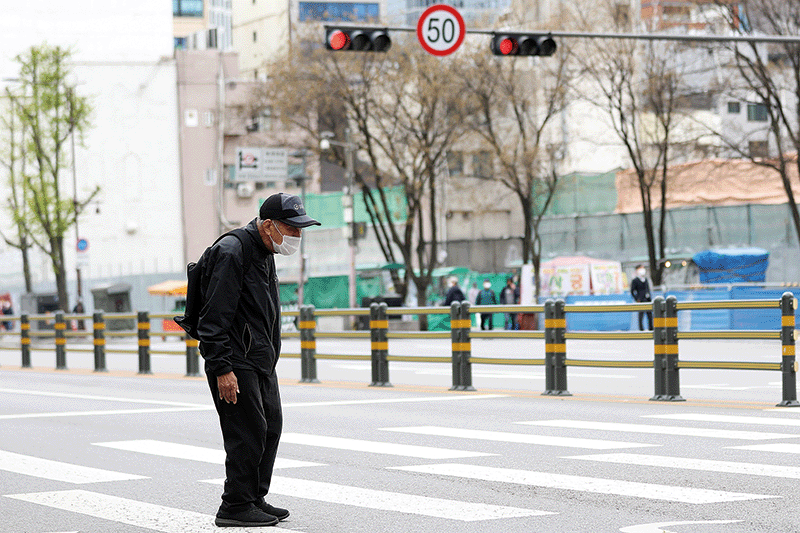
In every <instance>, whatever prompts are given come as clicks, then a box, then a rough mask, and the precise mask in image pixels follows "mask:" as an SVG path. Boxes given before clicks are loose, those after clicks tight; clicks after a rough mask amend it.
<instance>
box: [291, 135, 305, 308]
mask: <svg viewBox="0 0 800 533" xmlns="http://www.w3.org/2000/svg"><path fill="white" fill-rule="evenodd" d="M292 157H300V158H302V159H303V171H302V173H301V174H294V175H293V176H292V178H291V179H293V180H294V181H295V183H297V184H298V185H299V186H300V199H301V200H302V201H303V205H304V206H305V205H306V181H308V180H309V177H308V175H307V174H306V159H307V157H308V151H307V150H306V149H305V148H304V149H303V150H301V151H299V152H294V153H293V154H292ZM305 243H306V240H305V239H301V240H300V276H299V277H300V280H299V282H298V284H297V306H298V308H300V307H302V306H303V296H304V286H305V283H306V259H307V257H306V244H305Z"/></svg>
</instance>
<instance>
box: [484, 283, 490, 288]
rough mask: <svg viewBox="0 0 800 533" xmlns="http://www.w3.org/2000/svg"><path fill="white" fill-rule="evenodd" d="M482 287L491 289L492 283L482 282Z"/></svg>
mask: <svg viewBox="0 0 800 533" xmlns="http://www.w3.org/2000/svg"><path fill="white" fill-rule="evenodd" d="M483 288H484V289H491V288H492V284H491V283H484V284H483Z"/></svg>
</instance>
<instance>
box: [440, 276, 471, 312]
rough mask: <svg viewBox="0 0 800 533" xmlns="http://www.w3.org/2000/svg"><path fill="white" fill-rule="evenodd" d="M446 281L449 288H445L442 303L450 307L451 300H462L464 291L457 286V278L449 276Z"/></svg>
mask: <svg viewBox="0 0 800 533" xmlns="http://www.w3.org/2000/svg"><path fill="white" fill-rule="evenodd" d="M448 283H449V284H450V288H449V289H447V294H446V295H445V297H444V305H446V306H447V307H450V304H451V303H453V302H463V301H464V300H465V299H466V298H464V292H463V291H462V290H461V288H459V286H458V278H457V277H455V276H451V277H450V279H449V280H448Z"/></svg>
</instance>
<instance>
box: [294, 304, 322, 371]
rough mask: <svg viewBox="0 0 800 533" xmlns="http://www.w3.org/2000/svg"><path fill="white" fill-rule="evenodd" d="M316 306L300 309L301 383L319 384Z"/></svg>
mask: <svg viewBox="0 0 800 533" xmlns="http://www.w3.org/2000/svg"><path fill="white" fill-rule="evenodd" d="M314 310H315V308H314V306H313V305H304V306H302V307H300V316H299V317H298V321H297V325H298V327H299V328H300V382H301V383H319V380H318V379H317V335H316V329H317V321H316V319H315V318H314Z"/></svg>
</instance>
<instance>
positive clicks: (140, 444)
mask: <svg viewBox="0 0 800 533" xmlns="http://www.w3.org/2000/svg"><path fill="white" fill-rule="evenodd" d="M92 444H93V445H94V446H103V447H105V448H114V449H117V450H124V451H128V452H137V453H146V454H149V455H160V456H161V457H172V458H175V459H188V460H190V461H200V462H204V463H213V464H220V465H222V464H225V450H222V449H214V448H204V447H202V446H192V445H189V444H178V443H174V442H164V441H161V440H147V439H143V440H127V441H117V442H94V443H92ZM305 466H322V465H321V464H320V463H312V462H308V461H296V460H294V459H283V458H280V457H279V458H278V459H277V460H276V461H275V468H276V469H279V468H299V467H305Z"/></svg>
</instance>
